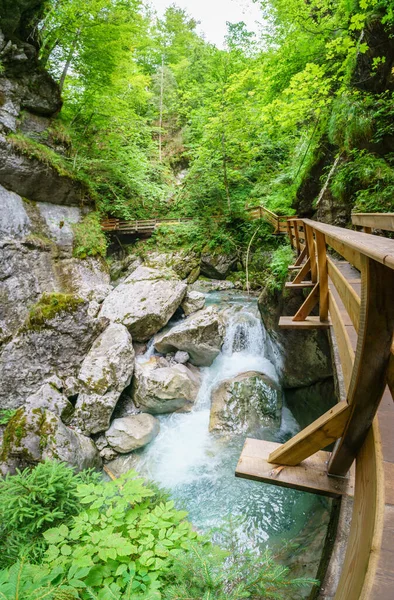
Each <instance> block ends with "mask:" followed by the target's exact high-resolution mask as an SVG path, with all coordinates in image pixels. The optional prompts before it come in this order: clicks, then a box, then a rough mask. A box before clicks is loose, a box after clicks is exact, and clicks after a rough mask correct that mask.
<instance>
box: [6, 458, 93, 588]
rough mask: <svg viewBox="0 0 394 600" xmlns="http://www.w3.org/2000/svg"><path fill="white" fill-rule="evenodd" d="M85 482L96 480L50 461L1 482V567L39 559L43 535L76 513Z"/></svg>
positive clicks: (91, 476)
mask: <svg viewBox="0 0 394 600" xmlns="http://www.w3.org/2000/svg"><path fill="white" fill-rule="evenodd" d="M86 480H88V481H95V480H96V478H95V476H93V475H92V474H90V473H89V472H86V473H85V474H83V475H77V474H75V473H74V472H73V470H72V469H70V468H69V467H67V466H66V465H63V464H61V463H57V462H53V461H46V462H44V463H41V464H39V465H38V466H37V467H36V468H35V469H33V470H30V469H26V470H24V471H22V472H20V471H18V472H17V474H16V475H14V476H9V475H7V476H6V477H5V478H4V479H2V480H0V567H2V568H4V567H6V566H10V565H11V564H12V563H13V562H15V561H17V560H18V558H19V557H20V556H24V557H29V560H32V559H34V560H38V559H40V558H42V555H43V553H44V551H45V549H46V547H47V542H46V541H45V539H44V538H43V536H42V534H43V533H44V532H45V531H46V530H47V529H49V528H50V527H54V526H56V525H59V524H61V523H67V522H68V521H69V519H70V517H71V516H72V515H75V514H76V513H77V512H78V510H79V509H80V502H79V497H78V494H77V486H78V485H80V484H81V483H82V482H84V481H86ZM0 589H1V588H0ZM0 597H1V596H0Z"/></svg>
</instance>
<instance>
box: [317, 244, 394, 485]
mask: <svg viewBox="0 0 394 600" xmlns="http://www.w3.org/2000/svg"><path fill="white" fill-rule="evenodd" d="M360 258H361V261H362V270H361V277H362V285H361V307H360V322H359V329H358V340H357V350H356V355H355V360H354V366H353V372H352V377H351V381H350V385H349V391H348V396H347V401H348V404H349V405H350V408H351V413H350V417H349V420H348V422H347V425H346V428H345V431H344V433H343V436H342V438H341V440H340V441H339V443H338V444H337V447H336V448H335V450H334V452H333V454H332V457H331V460H330V464H329V466H328V472H329V474H330V475H341V476H344V475H346V473H347V472H348V471H349V469H350V467H351V465H352V462H353V460H354V459H355V458H356V456H357V453H358V452H359V450H360V448H361V447H362V445H363V443H364V441H365V438H366V436H367V434H368V431H369V429H370V427H371V425H372V422H373V419H374V417H375V415H376V411H377V409H378V407H379V403H380V400H381V398H382V395H383V392H384V388H385V386H386V380H387V373H388V367H389V361H390V356H391V345H392V341H393V331H394V302H393V290H394V270H393V269H390V268H389V267H386V266H385V265H383V264H382V263H380V262H377V261H375V260H373V259H372V258H369V257H366V256H364V255H361V256H360Z"/></svg>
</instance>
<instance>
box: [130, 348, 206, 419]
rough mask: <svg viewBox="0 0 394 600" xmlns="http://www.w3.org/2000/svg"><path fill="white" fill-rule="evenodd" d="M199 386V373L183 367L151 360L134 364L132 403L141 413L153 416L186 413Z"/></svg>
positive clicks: (194, 398)
mask: <svg viewBox="0 0 394 600" xmlns="http://www.w3.org/2000/svg"><path fill="white" fill-rule="evenodd" d="M167 364H168V363H167ZM200 383H201V381H200V377H199V374H196V373H195V372H193V371H191V370H190V369H188V368H187V367H185V366H184V365H174V366H171V367H169V366H161V365H160V361H159V359H157V358H156V357H153V358H151V359H150V360H149V361H148V362H146V363H142V364H141V363H137V364H136V367H135V373H134V380H133V385H132V396H133V401H134V404H135V405H136V406H137V407H138V408H140V409H141V410H142V411H143V412H148V413H151V414H154V415H156V414H164V413H169V412H174V411H176V410H179V409H182V410H188V409H190V408H191V407H192V405H193V403H194V401H195V400H196V398H197V394H198V390H199V388H200Z"/></svg>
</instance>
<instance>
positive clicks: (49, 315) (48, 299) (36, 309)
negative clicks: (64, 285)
mask: <svg viewBox="0 0 394 600" xmlns="http://www.w3.org/2000/svg"><path fill="white" fill-rule="evenodd" d="M83 302H84V300H83V299H82V298H79V297H78V296H73V295H72V294H59V293H56V292H53V293H51V294H43V295H42V296H41V298H40V300H39V301H38V302H37V303H36V304H34V306H32V308H31V309H30V312H29V315H28V317H27V321H26V328H27V329H40V328H41V327H42V326H43V325H44V324H45V323H46V322H47V321H49V320H50V319H53V318H54V317H55V316H56V315H58V314H59V313H61V312H68V313H72V312H75V311H76V310H77V308H78V306H79V305H80V304H83Z"/></svg>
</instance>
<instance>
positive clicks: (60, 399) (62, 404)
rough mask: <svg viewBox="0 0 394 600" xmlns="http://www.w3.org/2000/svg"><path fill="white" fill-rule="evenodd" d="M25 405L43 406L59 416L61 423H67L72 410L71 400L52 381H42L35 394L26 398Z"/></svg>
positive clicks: (30, 406) (28, 406) (29, 406)
mask: <svg viewBox="0 0 394 600" xmlns="http://www.w3.org/2000/svg"><path fill="white" fill-rule="evenodd" d="M58 385H61V383H59V384H58ZM25 406H26V408H31V409H34V408H45V409H47V410H49V411H51V412H53V413H54V414H55V415H57V416H58V417H60V418H61V420H62V421H63V423H69V422H70V420H71V417H72V414H73V412H74V407H73V405H72V404H71V402H70V401H69V400H68V399H67V398H66V396H64V395H63V394H62V393H61V392H60V391H59V390H58V389H56V387H55V386H54V384H53V383H44V385H43V386H41V387H40V389H39V390H38V391H37V392H36V393H35V394H32V395H31V396H29V397H28V398H27V399H26V405H25Z"/></svg>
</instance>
